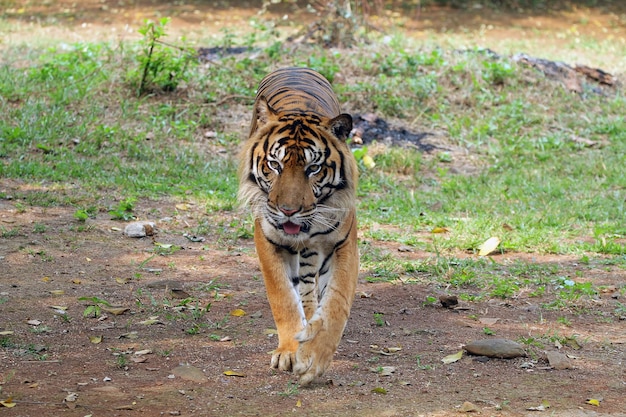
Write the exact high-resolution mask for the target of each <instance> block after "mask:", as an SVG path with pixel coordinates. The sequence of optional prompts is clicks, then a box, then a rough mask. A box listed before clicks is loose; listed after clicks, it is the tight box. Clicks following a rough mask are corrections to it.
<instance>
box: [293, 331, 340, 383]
mask: <svg viewBox="0 0 626 417" xmlns="http://www.w3.org/2000/svg"><path fill="white" fill-rule="evenodd" d="M335 349H336V346H335V345H334V343H333V342H332V341H331V340H329V339H328V337H325V334H324V332H320V333H318V334H317V335H316V337H314V338H313V339H311V340H309V341H307V342H300V347H299V348H298V351H297V352H296V358H295V359H296V361H295V364H294V367H293V373H294V374H296V375H297V376H298V377H299V381H298V382H299V384H300V385H301V386H306V385H309V384H310V383H311V382H312V381H313V380H314V379H315V378H316V377H319V376H322V374H323V373H324V371H326V369H327V368H328V366H329V365H330V362H331V361H332V359H333V355H334V354H335Z"/></svg>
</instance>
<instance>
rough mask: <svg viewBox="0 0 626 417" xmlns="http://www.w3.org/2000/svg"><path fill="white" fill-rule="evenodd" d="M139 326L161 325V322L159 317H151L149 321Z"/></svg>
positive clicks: (141, 322) (142, 322)
mask: <svg viewBox="0 0 626 417" xmlns="http://www.w3.org/2000/svg"><path fill="white" fill-rule="evenodd" d="M139 324H144V325H146V326H151V325H153V324H161V322H160V321H159V316H151V317H149V318H148V319H147V320H143V321H140V322H139Z"/></svg>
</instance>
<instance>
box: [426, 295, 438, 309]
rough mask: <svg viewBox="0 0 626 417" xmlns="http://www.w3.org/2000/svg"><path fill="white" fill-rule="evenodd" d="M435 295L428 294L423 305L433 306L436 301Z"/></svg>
mask: <svg viewBox="0 0 626 417" xmlns="http://www.w3.org/2000/svg"><path fill="white" fill-rule="evenodd" d="M437 301H438V300H437V297H433V296H432V295H429V296H427V297H426V301H424V304H423V305H424V306H425V307H426V306H433V305H435V304H436V303H437Z"/></svg>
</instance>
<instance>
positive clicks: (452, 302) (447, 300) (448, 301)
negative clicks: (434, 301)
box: [439, 295, 459, 308]
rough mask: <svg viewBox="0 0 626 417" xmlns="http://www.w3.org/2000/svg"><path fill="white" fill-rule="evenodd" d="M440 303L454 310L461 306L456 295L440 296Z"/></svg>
mask: <svg viewBox="0 0 626 417" xmlns="http://www.w3.org/2000/svg"><path fill="white" fill-rule="evenodd" d="M439 302H440V303H441V305H442V306H444V307H445V308H454V306H456V305H457V304H459V299H458V298H457V297H456V295H441V296H439Z"/></svg>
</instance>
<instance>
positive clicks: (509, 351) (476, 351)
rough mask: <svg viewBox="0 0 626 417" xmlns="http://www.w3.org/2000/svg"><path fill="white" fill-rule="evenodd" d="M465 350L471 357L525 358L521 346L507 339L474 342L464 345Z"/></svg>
mask: <svg viewBox="0 0 626 417" xmlns="http://www.w3.org/2000/svg"><path fill="white" fill-rule="evenodd" d="M465 350H466V351H467V352H468V353H471V354H472V355H479V356H487V357H489V358H500V359H512V358H517V357H520V356H526V352H525V351H524V348H523V347H522V345H520V344H519V343H515V342H513V341H512V340H507V339H484V340H476V341H473V342H471V343H468V344H467V345H465Z"/></svg>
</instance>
